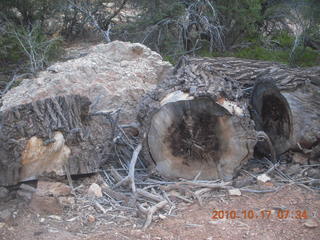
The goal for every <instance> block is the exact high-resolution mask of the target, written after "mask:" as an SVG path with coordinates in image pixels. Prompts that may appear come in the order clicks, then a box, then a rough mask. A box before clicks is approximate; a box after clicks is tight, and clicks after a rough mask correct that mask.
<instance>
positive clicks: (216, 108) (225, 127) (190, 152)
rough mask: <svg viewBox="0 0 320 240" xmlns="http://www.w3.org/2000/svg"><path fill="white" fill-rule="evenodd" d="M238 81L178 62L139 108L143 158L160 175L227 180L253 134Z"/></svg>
mask: <svg viewBox="0 0 320 240" xmlns="http://www.w3.org/2000/svg"><path fill="white" fill-rule="evenodd" d="M244 96H245V94H244V92H243V91H242V90H241V88H240V85H239V83H238V82H237V81H234V80H232V79H230V78H225V77H221V75H220V74H219V73H218V72H217V71H215V69H214V68H212V66H211V65H210V63H209V62H208V61H206V60H201V61H199V62H192V61H189V60H188V59H185V58H183V59H182V60H181V61H180V63H179V64H178V65H177V67H176V69H175V71H174V73H173V74H172V75H171V76H169V77H168V78H167V79H166V80H165V81H164V82H163V83H161V84H160V85H158V87H157V88H156V89H155V90H154V91H152V92H150V93H149V94H148V95H147V96H146V97H145V98H144V99H143V100H142V101H141V104H140V108H139V114H138V120H139V121H140V123H141V126H142V131H143V132H144V134H145V136H146V138H145V139H146V140H145V143H144V148H143V154H144V158H145V159H146V160H147V161H148V162H149V163H150V164H151V166H152V167H154V169H155V170H156V171H158V172H159V173H160V174H161V175H162V176H166V177H169V178H181V177H182V178H185V179H194V178H199V179H216V178H223V179H225V180H228V179H231V178H232V177H233V176H234V175H235V173H236V171H237V170H238V169H239V167H240V166H241V165H242V164H244V163H245V162H246V161H247V160H248V159H249V158H250V157H251V156H252V153H253V148H254V146H255V143H256V140H257V135H256V132H255V131H254V124H253V122H252V121H251V119H250V115H249V112H248V110H247V107H246V103H245V98H244Z"/></svg>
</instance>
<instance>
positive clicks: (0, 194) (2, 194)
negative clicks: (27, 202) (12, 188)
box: [0, 187, 9, 199]
mask: <svg viewBox="0 0 320 240" xmlns="http://www.w3.org/2000/svg"><path fill="white" fill-rule="evenodd" d="M8 195H9V191H8V189H6V188H5V187H0V199H1V198H6V197H7V196H8Z"/></svg>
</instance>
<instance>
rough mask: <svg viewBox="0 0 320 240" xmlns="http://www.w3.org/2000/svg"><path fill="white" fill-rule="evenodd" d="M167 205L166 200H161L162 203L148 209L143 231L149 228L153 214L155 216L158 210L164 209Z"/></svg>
mask: <svg viewBox="0 0 320 240" xmlns="http://www.w3.org/2000/svg"><path fill="white" fill-rule="evenodd" d="M167 204H168V202H167V201H166V200H163V201H161V202H159V203H157V204H156V205H154V206H152V207H150V208H149V209H148V210H147V218H146V221H145V223H144V225H143V230H145V229H147V227H149V225H150V224H151V222H152V217H153V214H155V213H156V212H157V211H159V210H160V209H162V208H164V207H165V206H166V205H167Z"/></svg>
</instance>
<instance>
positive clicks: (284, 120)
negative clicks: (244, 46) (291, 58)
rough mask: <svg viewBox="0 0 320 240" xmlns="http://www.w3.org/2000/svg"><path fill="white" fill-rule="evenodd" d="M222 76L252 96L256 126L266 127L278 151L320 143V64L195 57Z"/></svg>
mask: <svg viewBox="0 0 320 240" xmlns="http://www.w3.org/2000/svg"><path fill="white" fill-rule="evenodd" d="M188 61H190V62H193V63H194V64H195V63H196V64H207V65H210V67H211V68H212V69H214V70H215V71H217V72H218V73H219V74H221V75H222V76H225V77H227V78H231V79H235V80H237V81H238V82H239V84H240V87H241V89H242V90H244V92H245V94H246V96H247V98H248V99H249V96H251V106H252V111H251V114H252V118H253V119H254V121H255V124H256V129H257V130H263V131H265V132H266V133H267V134H268V135H269V137H270V138H271V141H272V142H273V145H274V147H275V150H276V152H277V153H278V154H281V153H283V152H285V151H287V150H288V149H300V150H301V148H307V149H310V150H312V149H316V148H315V147H316V146H317V145H318V144H319V143H320V104H319V103H320V67H313V68H289V67H288V66H286V65H283V64H278V63H272V62H264V61H256V60H246V59H237V58H210V59H209V58H206V59H197V58H191V59H189V60H188Z"/></svg>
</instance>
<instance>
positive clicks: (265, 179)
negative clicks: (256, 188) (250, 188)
mask: <svg viewBox="0 0 320 240" xmlns="http://www.w3.org/2000/svg"><path fill="white" fill-rule="evenodd" d="M257 180H258V182H262V183H266V182H269V181H270V180H271V178H270V177H269V176H268V175H267V174H265V173H264V174H261V175H259V176H258V177H257Z"/></svg>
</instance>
